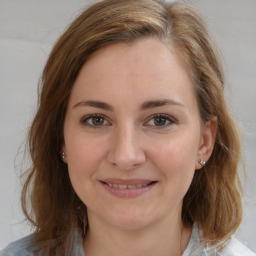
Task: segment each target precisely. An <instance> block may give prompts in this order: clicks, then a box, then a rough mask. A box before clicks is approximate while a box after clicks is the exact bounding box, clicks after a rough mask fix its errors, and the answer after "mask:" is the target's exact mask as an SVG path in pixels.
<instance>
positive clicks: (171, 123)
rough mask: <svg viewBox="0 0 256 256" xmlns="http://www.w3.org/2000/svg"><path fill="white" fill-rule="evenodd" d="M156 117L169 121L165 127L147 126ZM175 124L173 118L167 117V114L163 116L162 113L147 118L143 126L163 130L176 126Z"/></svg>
mask: <svg viewBox="0 0 256 256" xmlns="http://www.w3.org/2000/svg"><path fill="white" fill-rule="evenodd" d="M157 117H160V118H165V119H166V120H167V121H169V122H170V123H169V124H166V125H163V126H157V125H147V124H148V123H149V122H150V121H151V120H152V119H154V118H157ZM176 123H177V120H176V119H175V118H173V117H171V116H170V115H167V114H163V113H158V114H153V115H151V116H150V117H149V118H148V121H146V122H145V123H144V124H146V125H145V126H151V127H153V128H154V129H164V128H167V127H169V126H171V125H173V124H176Z"/></svg>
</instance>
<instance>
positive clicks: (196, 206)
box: [22, 0, 242, 255]
mask: <svg viewBox="0 0 256 256" xmlns="http://www.w3.org/2000/svg"><path fill="white" fill-rule="evenodd" d="M145 37H156V38H159V39H160V40H161V41H162V42H163V43H165V44H166V45H168V46H170V47H171V48H172V49H174V51H175V52H176V53H177V54H178V56H179V57H180V59H181V61H182V63H184V66H185V68H186V70H187V72H188V74H189V76H190V78H191V81H192V82H193V84H194V87H195V91H196V95H197V98H198V105H199V110H200V114H201V119H202V122H206V121H208V120H210V119H211V118H212V117H213V116H216V117H217V119H218V129H217V136H216V142H215V146H214V149H213V153H212V156H211V158H210V159H209V161H208V162H207V165H206V166H205V167H203V168H202V169H201V170H200V171H196V172H195V175H194V178H193V181H192V184H191V186H190V188H189V190H188V192H187V194H186V195H185V198H184V202H183V210H182V218H183V222H184V223H185V224H188V225H191V224H192V223H193V222H197V223H198V225H199V227H200V230H201V231H202V235H203V239H204V240H205V241H206V242H209V241H210V242H211V243H212V244H216V243H218V242H219V241H224V240H225V239H228V238H229V237H230V236H231V235H232V234H233V233H234V232H235V231H236V229H237V228H238V226H239V224H240V222H241V216H242V207H241V198H240V194H239V185H240V182H239V177H238V171H237V168H238V163H239V160H240V142H239V135H238V133H237V128H236V125H235V123H234V121H233V120H232V118H231V116H230V114H229V112H228V110H227V106H226V103H225V99H224V78H223V70H222V65H221V62H220V59H219V56H218V53H217V50H216V48H215V46H214V44H213V41H212V39H211V36H210V34H209V32H208V30H207V28H206V26H205V23H204V21H203V20H202V18H201V16H200V15H199V14H198V13H197V12H196V11H195V10H194V9H193V8H192V7H191V6H190V5H188V4H186V3H183V2H175V3H170V4H167V3H165V2H163V1H157V0H105V1H101V2H99V3H96V4H94V5H93V6H91V7H90V8H88V9H87V10H85V11H84V12H83V13H82V14H81V15H80V16H79V17H78V18H77V19H76V20H75V21H74V22H73V23H72V24H71V25H70V26H69V28H68V29H67V30H66V32H65V33H64V34H63V35H62V36H61V37H60V39H59V40H58V41H57V43H56V45H55V46H54V48H53V50H52V52H51V54H50V56H49V58H48V61H47V63H46V66H45V68H44V71H43V74H42V80H41V84H42V86H41V90H40V98H39V106H38V110H37V113H36V116H35V118H34V121H33V123H32V126H31V129H30V132H29V137H28V141H29V149H30V155H31V159H32V166H31V168H30V169H29V170H28V171H27V172H26V174H27V175H26V181H25V184H24V187H23V192H22V207H23V211H24V213H25V215H26V217H27V219H28V220H29V221H30V222H31V223H32V224H33V225H34V226H35V229H36V232H35V243H36V246H37V248H39V251H41V252H43V253H48V254H50V253H53V254H54V255H55V254H57V252H58V253H60V254H61V255H68V253H69V252H70V250H71V247H72V232H73V231H74V230H75V229H76V230H77V229H78V230H83V229H84V227H85V228H86V219H87V216H86V206H85V205H84V204H83V203H82V202H81V200H80V199H79V198H78V196H77V195H76V193H75V192H74V190H73V188H72V185H71V183H70V180H69V176H68V171H67V166H66V164H64V163H63V162H62V161H61V159H60V149H61V147H62V145H63V124H64V118H65V113H66V109H67V104H68V100H69V96H70V92H71V90H72V86H73V84H74V81H75V80H76V77H77V75H78V73H79V71H80V69H81V67H82V66H83V64H84V63H85V62H86V61H87V59H88V58H89V57H90V56H91V55H92V54H93V53H94V52H95V51H97V50H98V49H99V48H101V47H104V46H106V45H109V44H113V43H117V42H123V43H132V42H134V41H136V40H140V39H141V38H145Z"/></svg>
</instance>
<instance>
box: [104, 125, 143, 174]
mask: <svg viewBox="0 0 256 256" xmlns="http://www.w3.org/2000/svg"><path fill="white" fill-rule="evenodd" d="M140 142H141V139H140V136H139V134H138V131H136V128H131V127H128V126H126V127H122V128H119V129H117V130H116V131H115V132H113V134H112V140H111V147H110V150H109V153H108V156H107V160H108V162H109V163H110V164H112V165H114V166H116V167H118V169H120V170H123V171H129V170H132V169H134V168H136V167H138V166H140V165H142V164H143V163H144V162H145V161H146V156H145V152H144V150H143V148H142V145H141V143H140Z"/></svg>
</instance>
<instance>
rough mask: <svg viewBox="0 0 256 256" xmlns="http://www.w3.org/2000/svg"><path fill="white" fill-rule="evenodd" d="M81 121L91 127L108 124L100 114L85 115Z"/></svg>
mask: <svg viewBox="0 0 256 256" xmlns="http://www.w3.org/2000/svg"><path fill="white" fill-rule="evenodd" d="M81 123H82V124H85V125H87V126H91V127H101V126H104V125H108V121H107V120H106V119H105V117H104V116H102V115H89V116H86V117H84V118H83V119H82V120H81Z"/></svg>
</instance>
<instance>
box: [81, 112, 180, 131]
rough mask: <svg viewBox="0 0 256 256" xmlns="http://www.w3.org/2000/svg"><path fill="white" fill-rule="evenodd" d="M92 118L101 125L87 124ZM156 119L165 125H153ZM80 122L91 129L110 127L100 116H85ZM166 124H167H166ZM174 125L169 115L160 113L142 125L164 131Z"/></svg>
mask: <svg viewBox="0 0 256 256" xmlns="http://www.w3.org/2000/svg"><path fill="white" fill-rule="evenodd" d="M93 118H100V119H102V121H103V124H100V125H95V124H93V123H89V121H90V120H91V122H93ZM156 118H159V119H160V118H161V119H163V120H164V122H165V123H164V124H163V125H159V126H158V125H155V120H154V119H156ZM150 121H153V122H154V124H152V125H151V124H149V123H150ZM80 122H81V124H82V125H86V126H88V127H91V128H102V127H103V126H110V125H111V124H110V122H109V121H108V120H107V119H106V117H105V116H104V115H102V114H91V115H87V116H85V117H83V118H82V119H81V121H80ZM105 122H108V124H104V123H105ZM166 122H168V124H166ZM175 123H176V121H175V120H174V118H172V117H170V116H169V115H166V114H162V113H161V114H154V115H152V116H151V117H150V118H149V120H148V121H147V122H145V123H144V124H143V125H145V126H151V127H154V129H164V128H166V127H169V126H170V125H172V124H175Z"/></svg>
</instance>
